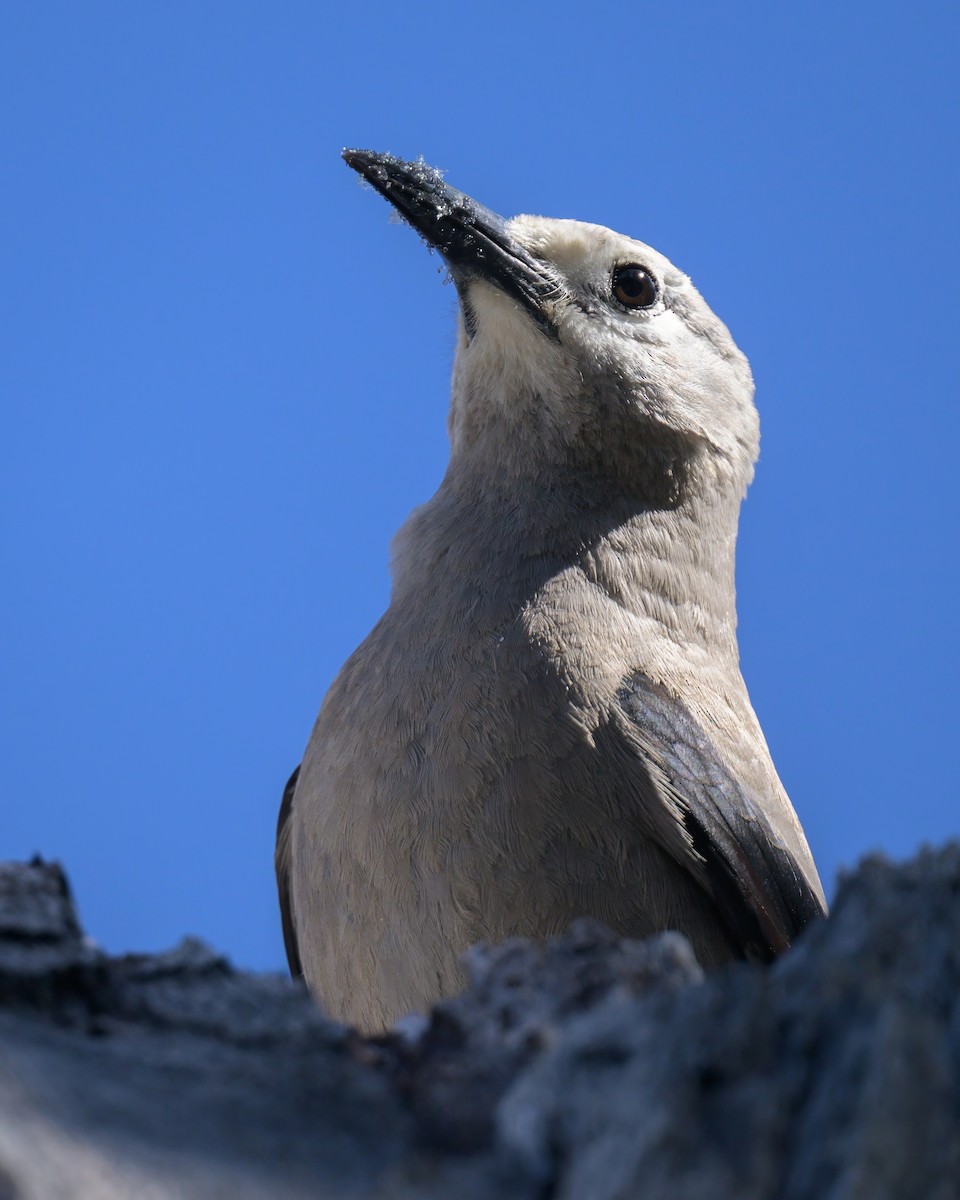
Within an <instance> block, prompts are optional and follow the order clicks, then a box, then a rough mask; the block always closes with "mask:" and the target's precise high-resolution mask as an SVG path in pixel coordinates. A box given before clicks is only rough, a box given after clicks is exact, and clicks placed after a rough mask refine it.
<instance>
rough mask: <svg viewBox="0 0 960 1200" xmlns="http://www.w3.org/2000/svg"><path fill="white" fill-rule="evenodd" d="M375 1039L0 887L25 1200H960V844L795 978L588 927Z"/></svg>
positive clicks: (298, 992)
mask: <svg viewBox="0 0 960 1200" xmlns="http://www.w3.org/2000/svg"><path fill="white" fill-rule="evenodd" d="M469 964H470V970H471V976H472V980H473V982H472V986H471V988H470V989H469V990H468V991H467V992H466V993H465V994H464V995H463V996H460V997H458V998H456V999H454V1000H451V1001H448V1002H445V1003H444V1004H442V1005H440V1006H438V1008H437V1009H436V1010H435V1011H434V1012H433V1013H432V1014H431V1016H430V1017H429V1018H424V1019H411V1020H410V1021H408V1022H405V1023H403V1024H402V1026H401V1027H400V1028H399V1029H398V1030H397V1031H395V1032H394V1033H392V1034H390V1035H388V1036H385V1037H382V1038H378V1039H364V1038H361V1037H359V1036H358V1035H356V1034H354V1033H352V1032H351V1031H349V1030H346V1029H344V1028H342V1027H339V1026H336V1025H334V1024H332V1023H330V1022H328V1021H327V1020H325V1019H324V1018H323V1017H322V1016H321V1014H320V1013H318V1012H317V1011H316V1009H315V1008H314V1007H313V1006H312V1005H311V1003H310V1002H309V1000H308V998H307V996H306V995H305V993H304V992H303V990H302V989H301V988H300V987H299V986H297V985H295V984H293V983H291V982H289V981H287V980H284V979H281V978H279V977H275V976H258V975H249V974H244V973H241V972H237V971H234V970H233V969H232V968H231V967H230V965H229V964H228V963H227V962H226V961H225V960H224V959H223V958H221V957H220V956H218V955H216V954H215V953H213V952H212V951H210V950H208V949H207V948H206V947H205V946H203V945H202V944H201V943H199V942H196V941H189V940H188V941H185V942H183V943H182V944H181V945H180V946H178V947H177V948H176V949H174V950H172V951H170V952H169V953H167V954H164V955H159V956H137V955H128V956H124V957H121V958H112V957H108V956H107V955H105V954H103V953H102V952H101V951H100V950H99V949H98V948H97V947H96V946H95V945H93V944H92V943H90V942H88V941H86V940H85V939H84V937H83V934H82V932H81V930H80V928H79V925H78V922H77V919H76V915H75V911H74V909H73V905H72V902H71V899H70V894H69V889H68V887H67V884H66V880H65V877H64V875H63V873H62V871H61V870H60V868H59V867H58V866H56V865H52V864H45V863H42V862H40V861H39V860H37V861H35V862H33V863H30V864H16V863H14V864H8V865H7V866H5V867H0V1200H60V1198H62V1200H74V1198H77V1200H114V1198H116V1200H119V1198H121V1197H122V1198H123V1200H128V1198H130V1197H137V1198H138V1200H140V1198H144V1200H168V1198H169V1200H172V1198H173V1197H177V1200H193V1198H196V1197H203V1198H208V1197H224V1198H227V1197H230V1198H231V1200H232V1198H234V1197H236V1198H238V1200H247V1198H250V1200H260V1198H264V1200H265V1198H267V1197H270V1198H271V1200H287V1198H293V1197H298V1198H300V1197H303V1198H306V1197H310V1198H311V1200H326V1198H328V1197H330V1198H332V1197H337V1198H340V1197H357V1198H367V1197H398V1198H405V1197H411V1198H412V1197H423V1198H427V1200H429V1198H434V1197H435V1198H437V1200H439V1198H440V1197H443V1198H444V1200H448V1198H449V1197H451V1196H454V1197H456V1198H457V1200H474V1198H477V1200H479V1198H481V1197H489V1198H491V1200H493V1198H494V1197H496V1198H500V1197H503V1198H505V1200H510V1198H512V1197H523V1198H529V1200H580V1198H583V1200H614V1198H617V1200H621V1198H622V1200H648V1198H649V1200H660V1198H661V1197H662V1198H664V1200H667V1198H669V1200H694V1198H697V1200H725V1198H727V1197H729V1198H734V1197H735V1198H736V1200H753V1198H759V1197H765V1198H766V1197H769V1198H771V1200H774V1198H775V1200H793V1198H797V1200H800V1198H803V1200H853V1198H857V1200H861V1198H862V1200H868V1198H869V1200H899V1198H900V1197H902V1198H903V1200H955V1198H956V1197H958V1196H960V847H956V846H954V847H949V848H947V849H945V850H943V851H940V852H936V853H933V852H927V853H924V854H922V855H921V856H920V857H919V858H917V859H916V860H914V861H913V862H911V863H909V864H907V865H906V866H892V865H891V864H889V863H886V862H883V861H880V860H870V861H867V862H865V863H864V864H863V865H862V866H861V867H860V868H859V870H858V871H857V872H856V873H855V874H853V875H852V876H850V877H849V878H848V879H846V880H845V881H844V883H843V884H842V887H841V890H840V895H839V897H838V900H837V903H836V906H835V909H834V913H833V915H832V916H831V918H830V920H829V921H827V922H824V923H821V924H819V925H817V926H815V927H812V928H811V929H809V930H808V931H807V933H806V935H805V936H804V937H803V938H802V939H801V940H800V941H799V942H798V944H797V945H796V947H795V948H794V949H793V950H792V951H791V952H790V953H789V954H788V955H786V956H784V957H783V958H782V959H780V960H779V961H778V962H777V963H775V964H774V965H773V966H772V967H769V968H766V967H746V966H744V967H736V968H731V969H729V970H726V971H723V972H719V973H716V974H712V975H710V976H707V977H704V975H703V973H702V972H701V971H700V968H699V967H698V966H697V964H696V962H695V960H694V958H693V956H692V953H691V952H690V949H689V947H688V946H687V944H686V942H684V940H683V939H682V938H680V937H679V936H677V935H672V934H666V935H663V936H662V937H660V938H656V939H653V940H651V941H649V942H642V943H641V942H630V941H626V940H622V939H618V938H615V937H614V936H613V935H611V934H610V933H609V932H607V931H606V930H604V929H603V928H602V927H600V926H597V925H595V924H593V923H591V922H582V923H580V924H579V925H577V926H576V927H574V929H572V930H571V932H570V933H569V934H568V936H567V937H565V938H562V939H559V940H557V941H556V942H553V943H551V944H550V945H548V946H546V947H541V946H536V945H533V944H530V943H527V942H521V941H517V942H509V943H506V944H504V945H503V946H499V947H493V948H477V949H475V950H473V951H471V954H470V956H469Z"/></svg>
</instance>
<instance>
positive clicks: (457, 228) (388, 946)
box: [275, 150, 827, 1032]
mask: <svg viewBox="0 0 960 1200" xmlns="http://www.w3.org/2000/svg"><path fill="white" fill-rule="evenodd" d="M343 157H344V159H345V161H346V163H347V164H348V166H350V167H351V168H353V169H354V170H355V171H356V172H357V173H358V174H359V175H360V176H361V177H362V179H363V180H365V181H366V182H367V183H368V184H371V185H372V186H373V188H374V189H375V190H376V191H378V192H379V193H380V194H381V195H382V196H383V197H385V198H386V199H387V200H388V201H390V203H391V204H392V205H393V206H394V208H395V209H396V210H397V212H398V213H399V214H400V216H401V217H402V218H403V219H404V220H405V222H407V223H408V224H409V225H411V226H412V227H413V228H414V230H416V231H417V233H418V234H419V235H420V237H421V238H422V239H423V240H424V241H425V242H426V243H427V245H428V247H430V248H431V249H433V250H436V251H437V252H438V253H439V254H440V255H441V256H442V258H443V260H444V262H445V265H446V267H447V269H448V271H449V274H450V275H451V276H452V279H453V281H454V283H455V285H456V289H457V294H458V299H459V305H458V318H457V323H458V333H457V344H456V351H455V355H454V363H453V370H452V379H451V401H450V409H449V416H448V423H447V424H448V433H449V440H450V458H449V464H448V466H447V469H446V473H445V475H444V477H443V479H442V482H441V483H440V485H439V488H438V489H437V491H436V494H435V495H434V496H433V497H432V498H431V499H429V500H427V501H426V503H424V504H423V505H421V506H420V507H419V508H417V509H415V510H414V511H413V513H412V514H411V515H410V517H409V518H408V520H407V521H406V523H405V524H404V525H403V526H402V527H401V529H400V530H399V532H398V534H397V535H396V537H395V539H394V542H393V545H392V589H391V595H390V602H389V607H388V608H387V610H386V612H385V613H384V615H383V616H382V617H381V619H380V620H379V622H378V623H377V624H376V626H375V627H374V629H373V630H372V631H371V633H370V634H369V635H368V637H367V638H366V639H365V640H364V641H363V642H362V644H361V645H360V646H359V647H358V648H357V650H356V651H355V652H354V653H353V654H352V655H351V656H350V657H349V659H348V660H347V662H346V663H345V665H344V666H343V668H342V670H341V671H340V673H339V675H338V676H337V677H336V679H335V681H334V682H333V684H332V686H331V687H330V689H329V691H328V693H327V695H326V697H325V699H324V700H323V703H322V706H321V708H320V712H319V715H318V717H317V719H316V723H315V725H314V727H313V731H312V733H311V736H310V739H309V742H308V745H307V747H306V751H305V753H304V756H303V760H302V762H301V764H300V766H299V767H298V768H297V769H296V771H295V772H294V773H293V775H292V776H291V778H290V780H289V782H288V784H287V786H286V788H285V790H284V794H283V802H282V805H281V811H280V817H279V821H278V828H277V842H276V854H275V864H276V871H277V882H278V888H279V895H280V907H281V916H282V923H283V931H284V940H285V944H286V949H287V956H288V960H289V965H290V969H291V972H292V973H293V974H294V975H295V976H300V975H302V976H303V977H304V979H305V980H306V983H307V986H308V988H309V990H310V992H311V993H312V994H313V996H314V997H315V998H316V999H317V1000H318V1002H319V1003H320V1005H321V1007H322V1008H323V1009H324V1010H325V1011H326V1012H327V1013H328V1014H329V1015H330V1016H331V1017H333V1018H335V1019H337V1020H339V1021H342V1022H345V1023H347V1024H349V1025H351V1026H353V1027H355V1028H357V1029H360V1030H362V1031H364V1032H376V1031H382V1030H385V1029H388V1028H390V1027H391V1026H392V1025H394V1024H395V1023H396V1022H397V1021H399V1020H401V1019H402V1018H403V1017H405V1016H406V1015H407V1014H411V1013H423V1012H425V1011H427V1010H428V1009H429V1008H430V1006H432V1005H433V1004H435V1003H436V1002H437V1001H439V1000H441V999H442V998H444V997H447V996H450V995H452V994H455V993H456V992H458V991H459V990H460V989H461V988H462V987H463V986H464V974H463V967H462V962H461V959H462V956H463V954H464V952H465V951H466V950H467V949H468V948H469V946H470V945H472V944H473V943H476V942H497V941H502V940H503V939H505V938H508V937H515V936H522V937H527V938H533V939H547V938H549V937H551V936H554V935H558V934H561V933H563V932H564V931H565V930H566V929H567V928H568V926H569V925H570V924H571V922H573V921H574V920H576V919H577V918H579V917H584V916H586V917H592V918H595V919H597V920H599V921H602V922H604V923H605V924H607V925H608V926H609V927H610V928H612V929H613V930H614V931H616V932H617V933H618V934H620V935H622V936H625V937H631V938H644V937H649V936H652V935H654V934H656V933H658V932H661V931H664V930H676V931H679V932H680V933H682V934H683V935H685V936H686V938H687V939H688V940H689V942H690V943H691V945H692V947H693V950H694V952H695V953H696V955H697V957H698V959H699V960H700V962H701V964H702V965H703V966H704V967H706V968H713V967H718V966H721V965H723V964H726V963H729V962H733V961H737V960H747V961H759V962H764V961H770V960H771V959H773V958H774V957H775V956H776V955H778V954H779V953H781V952H782V951H784V950H786V949H787V948H788V946H789V945H790V944H791V942H792V941H793V939H794V938H795V937H796V935H797V934H798V933H799V932H800V930H801V929H803V927H804V926H805V925H806V924H807V923H808V922H810V921H811V920H814V919H816V918H819V917H822V916H824V915H825V914H826V911H827V906H826V901H825V898H824V893H823V887H822V885H821V882H820V878H819V876H818V874H817V869H816V866H815V864H814V861H813V858H812V856H811V852H810V849H809V846H808V844H807V841H806V838H805V836H804V833H803V830H802V828H801V826H800V823H799V820H798V818H797V815H796V813H795V811H794V809H793V807H792V806H791V803H790V800H789V799H788V797H787V794H786V792H785V790H784V787H783V785H782V783H781V781H780V779H779V777H778V775H777V772H776V769H775V767H774V764H773V761H772V759H771V755H770V752H769V750H768V747H767V743H766V741H765V738H764V735H763V732H762V730H761V727H760V725H759V723H758V720H757V717H756V715H755V713H754V710H753V707H752V705H751V702H750V699H749V695H748V692H747V688H746V685H745V683H744V680H743V677H742V674H741V670H740V665H739V651H738V643H737V617H736V605H735V589H734V560H735V547H736V540H737V528H738V521H739V512H740V505H741V501H742V499H743V497H744V494H745V492H746V489H747V487H748V485H749V483H750V482H751V480H752V478H753V473H754V465H755V462H756V459H757V456H758V452H759V421H758V415H757V409H756V406H755V404H754V385H753V380H752V376H751V371H750V367H749V365H748V362H747V360H746V358H745V357H744V355H743V354H742V353H741V351H740V350H739V349H738V348H737V346H736V344H735V343H734V341H733V339H732V337H731V335H730V333H729V331H728V330H727V328H726V326H725V325H724V324H723V323H722V322H721V320H720V319H719V318H718V317H717V316H715V315H714V313H713V312H712V310H711V309H710V308H709V307H708V306H707V304H706V302H705V301H704V300H703V299H702V298H701V296H700V294H699V293H698V292H697V290H696V289H695V288H694V286H693V284H692V283H691V281H690V279H689V278H688V277H687V276H686V275H685V274H684V273H683V272H682V271H680V270H679V269H678V268H677V267H675V266H674V265H673V264H672V263H671V262H670V261H668V259H666V258H665V257H664V256H663V255H662V254H660V253H658V252H657V251H656V250H654V249H653V248H652V247H650V246H648V245H646V244H644V243H643V242H640V241H637V240H634V239H633V238H630V237H627V236H624V235H621V234H619V233H615V232H613V231H612V230H610V229H607V228H604V227H602V226H599V225H593V224H587V223H585V222H581V221H577V220H568V219H553V218H545V217H538V216H529V215H522V216H517V217H514V218H512V219H505V218H503V217H501V216H499V215H498V214H497V213H495V212H493V211H491V210H490V209H488V208H485V207H484V206H483V205H481V204H480V203H478V202H477V201H475V200H474V199H472V198H471V197H470V196H468V195H466V194H465V193H463V192H460V191H458V190H457V189H455V188H453V187H452V186H450V185H449V184H447V182H446V181H445V179H444V176H443V174H442V173H441V172H440V171H438V170H437V169H435V168H433V167H430V166H428V165H427V164H426V163H424V162H423V161H422V160H421V161H415V162H414V161H405V160H403V159H400V158H396V157H394V156H392V155H389V154H382V153H375V152H373V151H368V150H345V151H343Z"/></svg>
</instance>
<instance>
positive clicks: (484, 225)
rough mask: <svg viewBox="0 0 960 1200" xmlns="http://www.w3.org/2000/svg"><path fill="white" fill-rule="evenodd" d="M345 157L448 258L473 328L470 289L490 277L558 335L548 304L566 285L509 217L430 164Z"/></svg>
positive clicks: (366, 153) (352, 153) (363, 153)
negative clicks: (521, 238)
mask: <svg viewBox="0 0 960 1200" xmlns="http://www.w3.org/2000/svg"><path fill="white" fill-rule="evenodd" d="M343 157H344V159H345V161H346V163H347V165H348V166H350V167H353V169H354V170H355V171H357V172H359V173H360V174H361V175H362V176H363V178H364V179H366V180H367V181H368V182H369V183H371V184H373V186H374V187H375V188H376V189H377V191H378V192H379V193H380V195H381V196H383V197H385V198H386V199H387V200H389V201H390V203H391V204H392V205H393V206H394V207H395V208H396V209H397V211H398V212H399V213H400V214H401V216H403V217H404V218H406V220H407V221H409V223H410V224H411V225H412V226H413V227H414V229H416V231H417V232H418V233H419V234H420V235H421V236H422V237H424V238H425V239H426V241H427V242H428V243H429V244H430V245H431V246H433V247H435V248H436V249H437V250H438V251H439V252H440V253H441V254H442V255H443V257H444V259H445V260H446V263H447V266H449V268H450V272H451V274H452V275H453V278H454V280H455V282H456V284H457V287H458V289H459V291H460V296H461V300H462V302H463V306H464V314H465V317H466V320H467V324H468V327H469V325H470V324H471V323H472V314H471V309H470V304H469V300H468V297H467V290H468V288H467V286H466V285H468V284H469V282H470V280H471V279H484V280H486V281H487V282H489V283H492V284H494V285H495V286H496V287H498V288H499V289H500V290H501V291H502V292H505V293H506V294H507V295H508V296H512V297H513V298H514V299H515V300H518V301H519V302H520V304H522V305H523V307H524V308H525V309H526V310H527V312H529V313H530V315H531V316H532V317H533V318H534V319H535V320H536V322H537V323H538V324H539V326H540V327H541V329H543V330H544V332H545V333H548V334H549V335H550V336H551V337H556V327H555V326H554V323H553V321H552V320H551V319H550V316H549V314H548V311H547V301H548V300H549V299H550V298H551V297H554V298H555V297H557V296H558V295H559V294H560V292H561V290H562V289H561V285H560V281H559V279H558V278H557V276H556V275H555V274H554V273H553V272H552V271H551V269H550V267H549V266H548V264H547V263H545V262H543V261H542V260H541V259H538V258H534V257H533V255H532V254H530V253H529V251H527V250H525V249H524V248H523V246H521V245H520V244H519V243H518V242H517V241H515V240H514V239H513V238H512V237H511V236H510V233H509V231H508V229H507V223H506V221H505V220H504V219H503V217H500V216H498V215H497V214H496V213H495V212H491V211H490V209H489V208H484V207H483V205H482V204H477V202H476V201H475V200H471V199H470V197H469V196H466V195H464V193H463V192H458V191H457V189H456V188H452V187H450V186H449V185H448V184H446V183H444V181H443V176H442V175H441V174H440V172H439V171H438V170H436V168H435V167H428V166H427V165H426V163H422V162H416V163H412V162H404V161H403V160H402V159H399V158H394V157H393V155H392V154H375V153H374V152H373V151H372V150H344V152H343Z"/></svg>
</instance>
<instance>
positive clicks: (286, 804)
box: [273, 767, 303, 979]
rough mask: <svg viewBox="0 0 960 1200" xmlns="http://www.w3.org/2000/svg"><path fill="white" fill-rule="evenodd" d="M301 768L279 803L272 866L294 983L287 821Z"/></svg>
mask: <svg viewBox="0 0 960 1200" xmlns="http://www.w3.org/2000/svg"><path fill="white" fill-rule="evenodd" d="M299 776H300V768H299V767H297V769H296V770H295V771H294V773H293V774H292V775H291V776H290V778H289V779H288V780H287V786H286V787H285V788H284V789H283V799H282V800H281V802H280V815H279V817H278V818H277V848H276V851H275V852H274V856H273V865H274V867H275V868H276V872H277V891H278V892H279V894H280V920H281V922H282V924H283V944H284V946H285V947H286V951H287V962H288V963H289V965H290V974H291V975H292V976H293V977H294V979H299V978H300V977H301V976H302V975H303V967H302V966H301V965H300V948H299V946H298V945H297V930H296V927H295V926H294V923H293V906H292V904H291V902H290V817H291V815H292V813H293V793H294V792H295V791H296V787H297V779H298V778H299Z"/></svg>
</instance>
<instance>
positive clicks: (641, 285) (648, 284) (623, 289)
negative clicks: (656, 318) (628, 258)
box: [612, 263, 660, 308]
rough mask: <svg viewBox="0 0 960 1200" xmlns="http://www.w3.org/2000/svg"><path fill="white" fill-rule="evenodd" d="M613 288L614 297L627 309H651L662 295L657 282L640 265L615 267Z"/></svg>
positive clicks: (629, 264) (630, 264)
mask: <svg viewBox="0 0 960 1200" xmlns="http://www.w3.org/2000/svg"><path fill="white" fill-rule="evenodd" d="M612 288H613V294H614V296H615V297H616V298H617V300H619V301H620V303H621V304H623V305H624V306H625V307H626V308H649V307H650V305H651V304H655V303H656V300H657V297H658V296H659V295H660V289H659V288H658V287H657V282H656V280H655V279H654V278H653V276H652V275H650V274H649V272H648V271H647V270H646V268H645V267H641V266H640V265H639V264H638V263H628V264H627V265H626V266H625V267H615V268H614V272H613V280H612Z"/></svg>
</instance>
